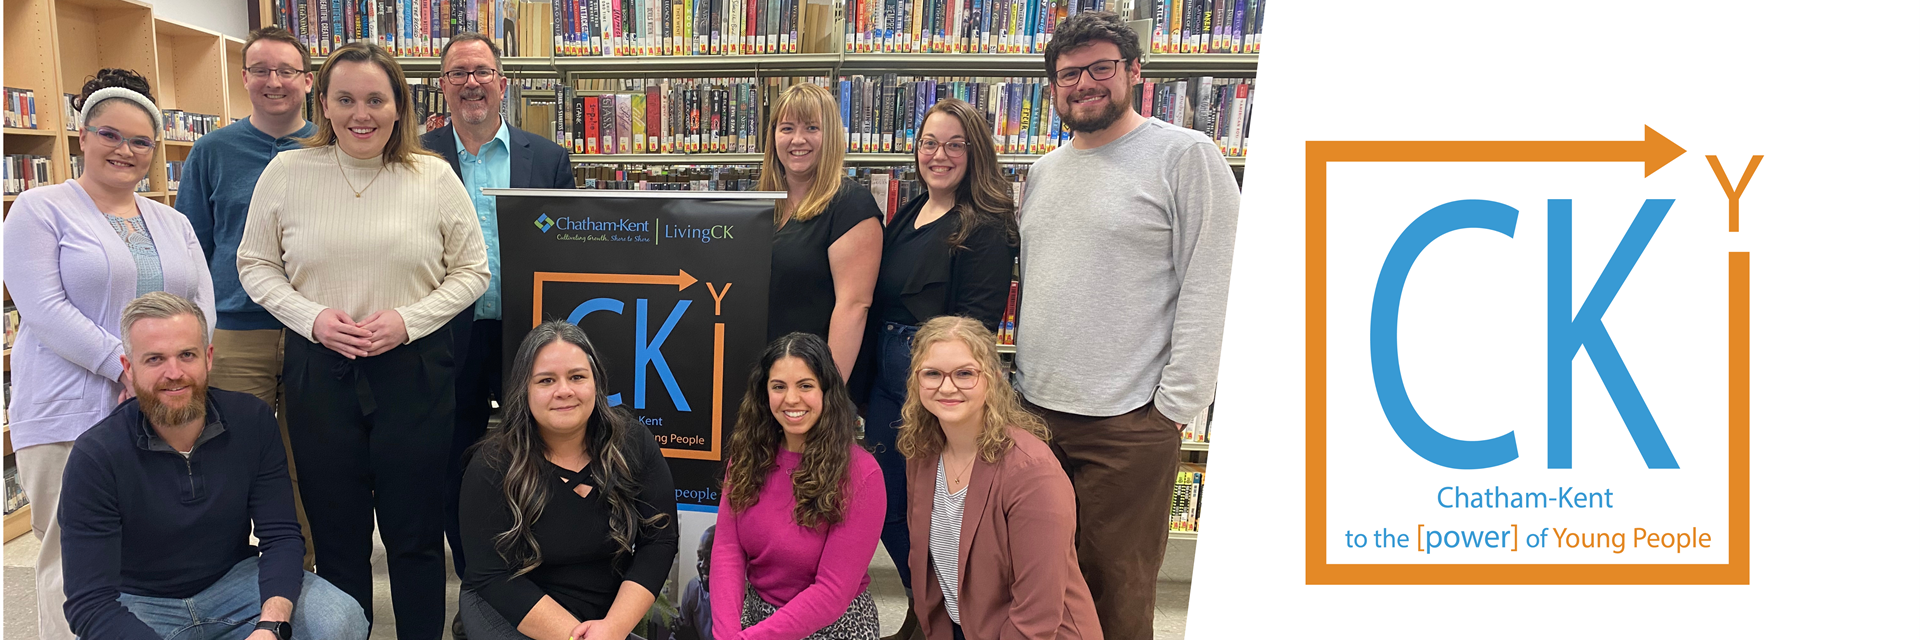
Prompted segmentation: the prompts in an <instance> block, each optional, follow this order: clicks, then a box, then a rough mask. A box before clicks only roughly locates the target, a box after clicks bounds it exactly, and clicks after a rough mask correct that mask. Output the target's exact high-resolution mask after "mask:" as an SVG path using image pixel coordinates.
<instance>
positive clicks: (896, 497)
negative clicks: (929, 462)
mask: <svg viewBox="0 0 1920 640" xmlns="http://www.w3.org/2000/svg"><path fill="white" fill-rule="evenodd" d="M919 330H920V328H919V327H914V326H908V325H904V324H898V323H893V322H882V323H880V331H879V332H878V333H877V334H875V335H873V336H869V339H871V340H873V341H874V344H875V345H876V347H875V348H876V349H877V351H878V353H879V358H878V360H879V362H878V364H877V365H876V366H875V367H874V374H873V391H872V394H871V395H870V396H868V400H867V446H869V447H872V448H873V460H874V462H878V463H880V476H881V479H883V480H885V481H886V483H887V519H886V522H885V524H882V525H881V527H880V543H881V544H882V545H884V546H886V548H887V556H888V557H891V558H893V566H894V568H896V569H899V570H900V582H901V584H904V585H906V586H907V589H908V590H909V591H911V590H912V589H913V584H912V583H911V582H909V581H908V579H907V578H908V577H909V576H910V575H911V573H909V568H908V567H907V459H906V458H903V457H901V456H900V450H899V449H897V448H895V447H894V443H895V441H897V440H898V436H899V434H900V407H901V406H902V405H903V404H904V403H905V402H906V401H907V398H906V393H907V378H909V377H910V376H908V375H907V367H909V366H912V365H913V334H914V333H916V332H918V331H919Z"/></svg>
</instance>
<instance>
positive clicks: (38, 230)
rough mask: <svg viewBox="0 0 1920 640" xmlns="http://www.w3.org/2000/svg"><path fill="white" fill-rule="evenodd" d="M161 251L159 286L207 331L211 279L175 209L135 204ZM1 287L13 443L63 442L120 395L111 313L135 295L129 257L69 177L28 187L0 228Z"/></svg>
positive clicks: (116, 325)
mask: <svg viewBox="0 0 1920 640" xmlns="http://www.w3.org/2000/svg"><path fill="white" fill-rule="evenodd" d="M135 202H136V203H137V204H138V205H139V208H140V215H141V217H142V218H143V219H145V221H146V224H147V232H148V233H149V234H151V235H152V236H153V245H154V247H155V248H156V249H158V250H159V253H160V271H161V273H162V274H163V275H164V276H165V284H164V285H163V288H164V289H165V290H166V291H167V292H169V293H174V294H178V295H180V296H181V297H184V298H187V299H188V300H192V301H194V302H195V303H197V304H199V305H200V309H201V310H202V311H203V312H205V313H206V314H207V326H213V322H214V317H213V313H214V307H213V276H212V275H211V274H210V273H209V272H208V271H207V262H206V257H205V254H204V253H202V252H201V251H200V240H199V238H198V237H197V236H195V235H194V234H193V227H192V226H191V225H189V224H188V223H187V217H186V216H184V215H181V214H180V212H178V211H175V210H173V208H172V207H169V206H167V205H164V204H160V203H158V202H154V201H152V200H148V199H146V198H140V197H136V198H135ZM5 266H6V275H7V289H8V291H9V292H11V293H12V294H13V303H14V305H15V306H17V307H19V309H20V336H19V337H18V338H17V339H15V341H14V345H13V398H12V402H11V403H10V405H9V407H8V414H9V418H10V421H11V423H12V427H11V428H12V431H13V446H14V447H16V448H26V447H31V446H34V445H39V444H48V443H55V442H71V441H72V440H73V439H74V438H77V437H79V436H80V434H81V433H82V432H84V431H86V430H87V429H88V428H89V427H92V426H93V425H94V423H96V422H99V421H100V419H101V418H104V417H106V415H107V413H108V412H110V411H111V410H112V409H113V407H114V406H115V405H116V404H117V403H116V402H115V400H117V399H119V397H120V372H121V366H120V354H121V352H122V348H121V346H120V312H121V311H122V310H123V309H125V308H126V306H127V303H128V302H132V301H133V298H134V289H135V287H136V285H137V283H138V280H139V274H138V272H137V271H136V268H135V267H134V263H133V253H132V252H131V251H129V250H128V249H127V244H126V242H125V241H123V240H121V239H120V234H118V233H115V232H114V230H113V226H112V225H110V224H108V223H107V219H106V217H105V214H102V213H101V212H100V209H99V208H97V207H95V206H94V204H93V198H90V197H88V196H87V192H86V191H85V190H84V189H81V188H80V183H79V182H77V181H74V180H68V181H66V182H65V183H62V184H56V185H49V186H45V187H40V188H37V189H30V190H28V191H27V192H26V193H23V194H20V198H19V199H18V200H16V201H14V203H13V209H12V211H11V212H10V213H9V214H8V215H7V221H6V265H5Z"/></svg>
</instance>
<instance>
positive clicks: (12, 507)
mask: <svg viewBox="0 0 1920 640" xmlns="http://www.w3.org/2000/svg"><path fill="white" fill-rule="evenodd" d="M6 492H7V493H6V513H7V514H8V515H11V514H13V512H15V511H19V510H20V508H21V507H24V506H27V491H26V488H25V487H22V486H21V485H20V466H19V465H7V472H6Z"/></svg>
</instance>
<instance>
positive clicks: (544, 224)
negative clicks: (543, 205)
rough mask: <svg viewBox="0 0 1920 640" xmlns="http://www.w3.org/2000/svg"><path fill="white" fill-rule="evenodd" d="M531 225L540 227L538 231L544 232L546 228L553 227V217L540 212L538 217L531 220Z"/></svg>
mask: <svg viewBox="0 0 1920 640" xmlns="http://www.w3.org/2000/svg"><path fill="white" fill-rule="evenodd" d="M533 226H534V227H536V228H538V229H540V233H546V232H547V230H549V229H552V228H553V218H549V217H547V214H544V213H542V214H540V217H539V218H538V219H535V220H534V221H533Z"/></svg>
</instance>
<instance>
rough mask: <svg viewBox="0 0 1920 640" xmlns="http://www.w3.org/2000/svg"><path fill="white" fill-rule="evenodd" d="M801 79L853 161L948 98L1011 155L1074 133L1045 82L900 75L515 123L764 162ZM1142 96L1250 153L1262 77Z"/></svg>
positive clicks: (560, 93) (572, 99) (598, 141)
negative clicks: (835, 100) (818, 98)
mask: <svg viewBox="0 0 1920 640" xmlns="http://www.w3.org/2000/svg"><path fill="white" fill-rule="evenodd" d="M801 81H805V82H814V83H819V84H822V85H823V86H828V87H834V88H837V89H838V92H839V103H840V104H839V106H840V116H841V120H842V122H843V123H844V124H845V126H846V128H847V150H848V151H849V152H854V153H910V152H912V151H913V150H914V146H915V143H916V142H917V140H918V137H917V131H916V129H917V128H918V127H919V124H920V121H921V119H922V118H923V117H925V114H926V112H927V110H928V109H929V108H931V107H932V105H933V104H934V103H936V102H938V101H939V100H941V99H944V98H949V97H951V98H957V99H960V100H965V101H967V102H969V103H971V104H973V105H974V107H975V108H976V109H978V110H979V111H980V112H981V113H982V114H983V115H984V116H985V117H987V118H988V119H989V121H990V122H991V123H992V127H993V136H994V148H995V150H996V151H998V152H1000V153H1014V154H1041V153H1046V152H1048V151H1052V150H1053V149H1055V148H1057V147H1058V146H1059V145H1060V144H1061V143H1063V142H1065V141H1066V139H1067V138H1068V136H1069V133H1070V131H1069V130H1068V128H1067V127H1066V125H1065V124H1063V123H1062V122H1061V121H1060V118H1059V114H1057V113H1056V112H1055V111H1054V108H1053V93H1052V91H1050V90H1049V88H1048V87H1047V85H1046V84H1045V82H1044V81H1043V80H1040V79H1037V78H977V77H976V78H959V77H915V76H899V75H893V74H885V75H879V76H864V75H853V76H843V77H841V78H839V79H838V80H837V81H835V82H833V83H832V84H828V83H826V82H825V79H823V78H761V79H759V80H755V79H750V78H691V79H680V78H647V79H620V80H599V81H594V82H593V83H592V86H596V87H612V90H611V91H607V90H604V89H599V90H576V89H573V88H568V87H561V88H559V89H558V90H556V92H555V97H554V98H552V99H547V98H545V97H524V98H520V99H515V100H510V101H509V104H510V105H511V106H509V111H517V112H518V115H517V117H516V116H515V115H514V114H509V120H510V121H515V122H518V123H520V126H521V128H524V129H527V130H529V131H534V132H536V133H540V134H541V135H546V136H548V137H550V138H552V139H554V140H555V141H558V142H560V143H561V145H562V146H565V147H568V148H569V149H570V150H572V151H573V152H574V153H576V154H587V155H593V154H630V153H687V154H691V153H724V152H733V153H757V152H759V151H761V149H762V147H761V145H762V144H763V143H764V141H761V140H760V139H759V137H760V135H761V134H762V131H761V128H762V126H764V125H765V124H766V123H764V122H761V120H762V118H763V114H765V113H766V108H767V107H768V105H769V104H770V103H771V102H772V101H773V97H774V96H775V95H778V92H779V91H781V90H784V88H785V87H787V86H790V85H791V84H793V83H795V82H801ZM421 86H423V85H416V87H421ZM419 90H420V91H425V92H428V94H427V95H425V96H424V97H422V96H416V98H418V99H419V100H418V101H419V103H420V104H422V109H423V112H422V116H423V120H424V119H427V118H429V117H430V114H432V113H436V112H439V111H440V110H443V109H444V108H445V103H444V100H440V99H439V98H438V94H437V93H433V90H431V89H419ZM1139 92H1140V105H1139V108H1140V110H1141V112H1142V113H1144V114H1148V115H1153V116H1155V117H1159V118H1160V119H1162V120H1166V121H1168V122H1171V123H1174V124H1178V125H1181V126H1185V127H1188V128H1192V129H1195V130H1198V131H1201V132H1203V133H1206V134H1207V135H1208V136H1209V137H1210V138H1211V139H1213V140H1214V141H1215V143H1216V144H1217V145H1219V147H1220V151H1221V153H1223V154H1225V155H1227V156H1232V157H1238V156H1244V155H1246V149H1247V139H1248V121H1249V120H1250V119H1251V118H1252V114H1253V82H1252V80H1251V79H1232V78H1213V77H1211V76H1199V77H1194V78H1185V79H1165V78H1156V79H1150V80H1148V81H1147V82H1146V83H1144V84H1142V85H1141V88H1140V89H1139ZM549 123H551V125H549Z"/></svg>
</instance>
